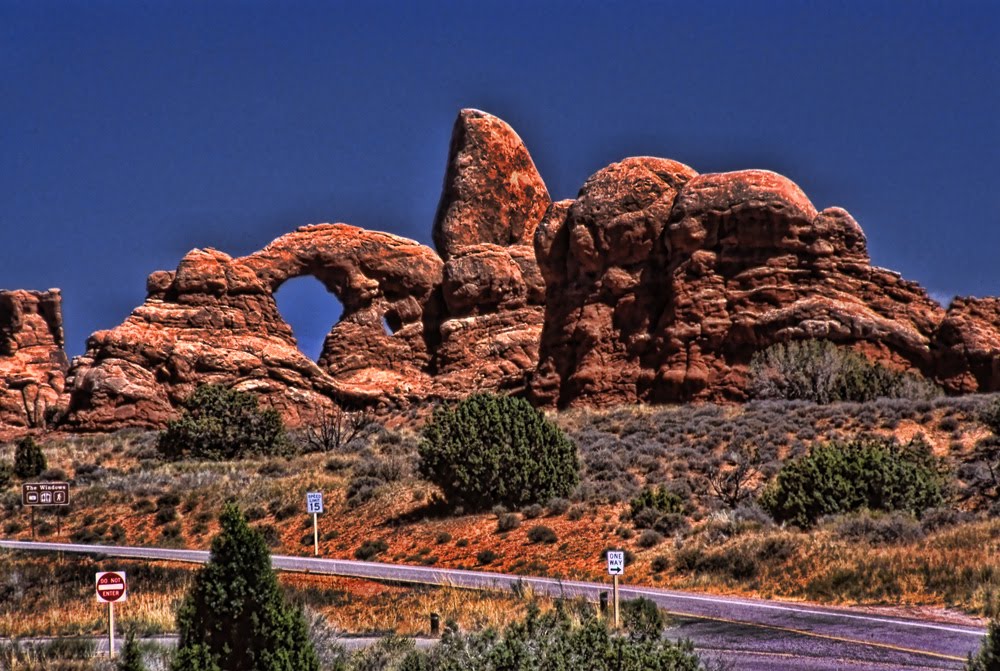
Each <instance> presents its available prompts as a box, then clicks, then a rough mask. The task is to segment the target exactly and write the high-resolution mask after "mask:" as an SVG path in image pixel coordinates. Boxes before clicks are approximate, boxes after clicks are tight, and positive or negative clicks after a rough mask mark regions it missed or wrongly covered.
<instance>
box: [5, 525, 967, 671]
mask: <svg viewBox="0 0 1000 671" xmlns="http://www.w3.org/2000/svg"><path fill="white" fill-rule="evenodd" d="M0 547H3V548H8V549H15V550H35V551H48V552H52V551H61V552H75V553H84V554H99V555H106V556H110V557H128V558H136V559H160V560H172V561H183V562H194V563H204V562H205V561H206V560H207V559H208V552H206V551H204V550H174V549H167V548H144V547H126V546H109V545H75V544H68V543H34V542H24V541H0ZM271 562H272V564H273V565H274V567H275V568H276V569H280V570H285V571H299V572H308V573H321V574H328V575H338V576H349V577H357V578H370V579H375V580H388V581H395V582H411V583H419V584H429V585H453V586H456V587H464V588H471V589H501V590H510V589H512V588H515V587H517V586H518V585H521V586H527V587H530V588H531V589H532V590H534V591H535V592H536V593H545V594H550V595H553V596H557V597H560V596H563V597H573V596H582V597H585V598H587V599H590V600H594V601H596V600H597V598H598V595H599V594H600V592H604V591H608V589H609V586H608V585H607V584H604V583H591V582H579V581H563V580H555V579H551V578H533V577H527V576H514V575H508V574H502V573H486V572H481V571H463V570H457V569H445V568H435V567H426V566H400V565H395V564H380V563H375V562H360V561H349V560H342V559H319V558H312V557H291V556H283V555H274V556H273V557H272V558H271ZM620 592H621V596H622V598H623V599H631V598H636V597H639V596H643V597H646V598H648V599H652V600H653V601H655V602H656V603H657V604H658V605H659V606H660V607H661V608H663V609H665V610H667V611H668V612H670V613H673V614H674V615H675V616H677V626H675V627H673V628H671V629H670V630H669V631H668V634H669V635H671V636H672V637H677V638H690V639H691V640H692V641H694V644H695V646H696V647H697V648H698V649H699V650H701V651H702V652H703V653H704V654H705V656H706V657H712V656H715V657H719V658H721V659H726V660H731V661H732V662H733V663H734V664H735V668H737V669H740V670H741V671H743V670H746V671H755V670H757V669H760V670H761V671H765V670H766V671H797V670H799V669H811V670H819V671H823V670H825V669H830V670H832V669H852V670H858V671H869V670H870V671H876V670H878V671H887V670H890V669H891V670H893V671H916V670H917V669H961V668H962V665H963V661H964V660H965V658H966V657H967V655H968V654H969V653H970V652H971V651H973V650H975V649H976V648H978V646H979V643H980V640H981V638H982V637H983V636H984V635H985V630H984V629H981V628H976V627H965V626H958V625H951V624H942V623H937V622H927V621H923V620H914V619H908V618H900V617H886V616H881V615H872V614H870V613H866V612H863V611H858V610H852V609H848V608H828V607H823V606H810V605H803V604H796V603H784V602H779V601H766V600H760V599H742V598H736V597H720V596H713V595H708V594H698V593H692V592H680V591H675V590H665V589H656V588H652V587H638V586H627V585H623V586H622V587H621V590H620Z"/></svg>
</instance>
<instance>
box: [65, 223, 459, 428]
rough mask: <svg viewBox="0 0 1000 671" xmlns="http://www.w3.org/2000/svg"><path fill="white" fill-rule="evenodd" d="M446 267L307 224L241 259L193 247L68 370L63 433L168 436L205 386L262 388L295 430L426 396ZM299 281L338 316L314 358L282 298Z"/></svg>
mask: <svg viewBox="0 0 1000 671" xmlns="http://www.w3.org/2000/svg"><path fill="white" fill-rule="evenodd" d="M441 266H442V263H441V260H440V259H439V258H438V257H437V255H436V254H434V252H433V251H432V250H430V249H428V248H426V247H424V246H422V245H419V244H418V243H416V242H413V241H412V240H407V239H405V238H401V237H398V236H394V235H389V234H386V233H375V232H371V231H365V230H362V229H359V228H355V227H353V226H347V225H344V224H332V225H331V224H324V225H318V226H306V227H303V228H300V229H298V230H297V231H294V232H292V233H289V234H288V235H285V236H282V237H281V238H278V239H277V240H275V241H274V242H272V243H271V244H270V245H268V246H267V247H265V248H264V249H262V250H261V251H259V252H257V253H255V254H251V255H250V256H247V257H243V258H238V259H233V258H230V257H229V256H228V255H227V254H224V253H223V252H219V251H217V250H211V249H209V250H194V251H192V252H190V253H189V254H188V255H187V256H185V257H184V259H182V260H181V262H180V264H179V265H178V267H177V270H176V271H174V272H162V271H161V272H157V273H153V274H152V275H151V276H150V278H149V280H148V282H147V290H148V297H147V299H146V302H145V303H144V304H143V305H142V306H140V307H139V308H137V309H136V310H135V311H134V312H133V313H132V315H131V316H129V318H128V319H126V320H125V322H124V323H123V324H122V325H120V326H118V327H117V328H115V329H112V330H110V331H99V332H97V333H95V334H94V335H93V336H91V338H90V340H89V341H88V347H87V353H86V355H84V356H83V357H80V358H79V359H77V360H76V361H74V364H73V371H72V374H71V378H70V382H71V385H72V386H71V390H72V403H71V406H70V414H69V420H68V421H69V424H70V426H73V427H77V428H81V429H88V430H93V429H106V428H110V427H115V426H120V425H122V424H129V425H142V426H161V425H162V424H164V423H165V422H166V421H167V420H168V419H169V418H171V417H173V416H174V415H175V414H176V410H175V408H176V407H177V405H179V403H180V402H181V401H182V400H183V399H184V398H186V397H187V396H188V395H189V394H190V393H191V392H193V391H194V388H195V387H196V386H197V385H198V384H204V383H216V384H225V385H228V386H232V387H234V388H236V389H240V390H243V391H253V392H256V393H257V394H258V395H259V396H260V397H261V400H262V402H263V403H265V404H268V405H270V406H272V407H275V408H277V409H279V410H280V411H281V412H282V414H283V415H284V416H285V418H286V420H287V421H288V422H289V423H290V424H292V425H296V424H300V423H302V422H310V421H314V420H316V419H317V418H318V417H320V416H322V415H323V414H324V413H326V412H329V411H330V410H331V409H332V407H333V404H334V403H353V404H359V403H361V404H363V403H367V402H372V401H374V400H376V399H386V398H388V399H397V400H405V399H411V400H412V398H414V397H417V398H422V397H424V396H426V395H428V393H429V386H430V384H429V378H428V375H427V373H426V372H425V370H426V368H427V366H428V362H429V358H430V354H429V348H428V343H427V339H426V336H425V329H426V327H427V325H426V324H425V309H426V308H427V304H428V302H429V301H432V299H433V298H434V296H435V291H436V288H437V287H438V286H439V285H440V282H441ZM302 275H312V276H314V277H316V279H318V280H319V281H320V282H322V283H323V284H324V286H326V288H327V289H328V290H329V291H330V292H331V293H333V294H335V295H336V296H337V298H338V299H339V300H340V302H341V304H342V305H343V307H344V311H343V316H342V318H341V320H340V322H339V323H338V324H336V325H335V326H334V327H333V330H332V331H331V333H330V335H329V336H328V337H327V339H326V343H325V346H324V348H323V353H322V355H321V357H320V360H319V362H314V361H311V360H310V359H309V358H307V357H306V356H305V355H304V354H302V352H301V351H300V350H299V349H298V347H297V344H296V342H295V338H294V336H293V335H292V331H291V328H290V327H289V326H288V324H286V323H285V321H284V320H283V319H282V318H281V315H280V313H279V312H278V308H277V305H276V303H275V300H274V292H275V291H277V289H278V288H279V287H280V286H281V285H282V283H284V282H285V281H287V280H289V279H291V278H293V277H299V276H302ZM383 322H385V323H388V324H392V325H394V328H395V333H393V334H388V333H386V331H385V327H384V326H383Z"/></svg>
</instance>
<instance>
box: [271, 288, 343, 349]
mask: <svg viewBox="0 0 1000 671" xmlns="http://www.w3.org/2000/svg"><path fill="white" fill-rule="evenodd" d="M274 301H275V303H277V305H278V312H280V313H281V317H282V319H284V320H285V323H286V324H288V325H289V326H290V327H291V328H292V334H293V335H294V336H295V341H296V343H298V346H299V351H301V352H302V353H303V354H305V355H306V356H307V357H309V358H310V359H312V360H313V361H318V360H319V356H320V354H321V353H322V352H323V341H324V340H325V339H326V336H327V334H329V333H330V329H331V328H333V326H334V324H336V323H337V322H338V321H340V316H341V315H342V314H343V312H344V306H343V304H341V302H340V301H339V300H338V299H337V297H336V296H335V295H333V294H332V293H331V292H329V291H327V289H326V287H325V286H323V283H322V282H320V281H319V280H317V279H316V278H315V277H312V276H311V275H303V276H301V277H293V278H291V279H289V280H288V281H286V282H284V283H283V284H282V285H281V286H280V287H278V290H277V291H275V292H274Z"/></svg>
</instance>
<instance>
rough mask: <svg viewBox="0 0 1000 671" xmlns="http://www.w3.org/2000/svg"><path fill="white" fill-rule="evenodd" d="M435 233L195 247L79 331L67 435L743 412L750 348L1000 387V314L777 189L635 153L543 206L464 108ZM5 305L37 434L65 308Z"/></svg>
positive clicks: (12, 379) (52, 385)
mask: <svg viewBox="0 0 1000 671" xmlns="http://www.w3.org/2000/svg"><path fill="white" fill-rule="evenodd" d="M433 238H434V242H435V246H436V250H434V249H430V248H428V247H425V246H423V245H420V244H418V243H416V242H414V241H412V240H407V239H405V238H401V237H398V236H394V235H390V234H387V233H378V232H373V231H367V230H363V229H360V228H356V227H353V226H348V225H346V224H321V225H316V226H306V227H303V228H300V229H298V230H296V231H294V232H292V233H289V234H287V235H285V236H282V237H280V238H278V239H277V240H275V241H274V242H272V243H271V244H270V245H268V246H267V247H265V248H264V249H262V250H260V251H259V252H256V253H254V254H251V255H249V256H246V257H242V258H231V257H230V256H228V255H227V254H225V253H223V252H220V251H217V250H212V249H205V250H194V251H192V252H190V253H189V254H188V255H187V256H185V257H184V259H182V260H181V262H180V264H179V265H178V267H177V269H176V270H173V271H158V272H155V273H153V274H152V275H150V277H149V280H148V282H147V298H146V301H145V302H144V303H143V305H141V306H139V307H138V308H136V310H135V311H134V312H133V313H132V315H130V316H129V317H128V319H126V320H125V322H124V323H122V324H121V325H119V326H117V327H115V328H113V329H111V330H108V331H99V332H97V333H95V334H94V335H93V336H91V338H90V339H89V341H88V345H87V352H86V354H85V355H84V356H82V357H79V358H78V359H77V360H75V361H74V363H73V365H72V367H71V369H70V371H69V374H68V377H66V390H67V391H68V393H69V397H68V399H69V400H68V418H67V420H66V424H65V426H67V427H68V428H73V429H81V430H103V429H113V428H118V427H120V426H125V425H140V426H151V427H154V426H161V425H163V424H164V423H165V422H166V421H167V420H168V419H169V418H170V417H172V416H174V415H175V413H176V408H177V406H178V404H179V402H180V401H181V400H182V399H184V398H185V397H186V396H187V395H188V394H189V393H191V391H192V390H193V389H194V387H195V386H196V385H198V384H201V383H220V384H226V385H230V386H234V387H236V388H238V389H245V390H252V391H254V392H257V393H258V394H260V396H261V398H262V400H263V402H264V403H267V404H270V405H272V406H274V407H276V408H278V409H279V410H281V412H282V413H283V414H284V415H285V417H286V419H287V420H288V421H289V422H290V423H292V424H296V423H301V422H310V421H313V420H315V419H316V418H317V417H318V416H320V415H322V414H323V413H326V412H328V411H329V410H330V409H331V408H332V407H333V405H334V404H340V405H344V404H349V405H354V406H356V405H366V404H368V405H387V404H388V405H406V404H409V403H413V402H418V401H424V400H428V399H437V398H452V397H457V396H462V395H465V394H468V393H470V392H472V391H475V390H499V391H506V392H510V393H521V394H526V395H528V396H529V398H531V399H533V400H534V401H535V402H536V403H538V404H540V405H557V406H566V405H572V404H610V403H619V402H682V401H688V400H693V399H711V400H742V399H744V398H745V394H746V387H747V379H746V375H747V367H748V364H749V361H750V358H751V357H752V355H753V353H754V352H756V351H759V350H761V349H764V348H766V347H768V346H769V345H771V344H774V343H776V342H781V341H787V340H792V339H803V338H824V339H828V340H832V341H834V342H836V343H839V344H841V345H844V346H846V347H851V348H853V349H857V350H860V351H862V352H864V353H865V354H866V355H868V356H870V357H872V358H874V359H877V360H879V361H881V362H883V363H886V364H887V365H890V366H893V367H896V368H899V369H908V370H913V371H917V372H920V373H922V374H924V375H926V376H928V377H930V378H933V379H935V380H936V381H937V382H939V383H940V384H942V385H943V386H944V387H945V389H946V390H948V391H949V392H952V393H964V392H973V391H995V390H1000V299H994V298H989V299H956V300H955V301H954V302H953V304H952V305H951V306H950V307H949V309H948V310H947V311H946V310H944V309H943V308H942V307H941V306H939V305H938V304H937V303H936V302H934V301H933V300H931V299H930V298H929V297H928V295H927V293H926V292H925V291H924V290H923V289H922V288H921V287H920V286H919V285H917V284H916V283H914V282H909V281H906V280H904V279H902V278H901V277H900V276H899V275H897V274H896V273H893V272H891V271H888V270H884V269H882V268H878V267H875V266H872V265H871V261H870V259H869V256H868V251H867V247H866V241H865V236H864V233H863V232H862V230H861V228H860V226H859V225H858V224H857V222H855V221H854V219H853V218H852V217H851V215H850V214H848V213H847V212H846V211H844V210H842V209H840V208H827V209H823V210H817V209H816V207H815V206H814V205H813V204H812V203H811V202H810V200H809V198H808V197H807V196H806V195H805V194H804V193H803V192H802V191H801V190H800V189H799V188H798V186H796V185H795V184H794V183H792V182H791V181H789V180H788V179H786V178H784V177H782V176H780V175H777V174H775V173H772V172H767V171H763V170H745V171H739V172H732V173H722V174H698V173H697V172H696V171H695V170H694V169H692V168H690V167H688V166H686V165H683V164H681V163H678V162H676V161H671V160H669V159H660V158H649V157H638V158H628V159H625V160H623V161H621V162H619V163H615V164H613V165H610V166H608V167H606V168H604V169H602V170H600V171H598V172H597V173H596V174H595V175H593V176H592V177H591V178H590V179H588V180H587V181H586V183H585V184H584V185H583V187H582V188H581V190H580V192H579V194H578V195H577V197H576V198H575V199H572V200H563V201H559V202H555V203H553V202H552V201H551V199H550V197H549V194H548V191H547V189H546V187H545V183H544V182H543V180H542V178H541V176H540V175H539V173H538V171H537V170H536V168H535V165H534V163H533V161H532V159H531V156H530V155H529V153H528V151H527V149H526V148H525V146H524V144H523V143H522V142H521V140H520V138H519V137H518V136H517V134H516V133H515V132H514V130H513V129H511V128H510V126H508V125H507V124H506V123H504V122H503V121H501V120H500V119H497V118H496V117H493V116H490V115H488V114H486V113H484V112H480V111H478V110H463V111H462V112H461V113H460V114H459V116H458V119H457V120H456V122H455V127H454V131H453V135H452V142H451V147H450V151H449V156H448V163H447V166H446V174H445V181H444V188H443V192H442V196H441V202H440V205H439V208H438V213H437V216H436V218H435V221H434V224H433ZM303 275H310V276H312V277H315V278H316V279H317V280H318V281H319V282H321V283H322V284H323V286H324V287H326V289H327V290H328V291H330V292H331V293H333V294H334V295H336V297H337V298H338V299H339V300H340V302H341V304H342V305H343V308H344V309H343V314H342V315H341V317H340V319H339V320H338V321H337V323H335V324H334V323H331V325H330V332H329V335H328V336H327V338H326V341H325V343H324V346H323V351H322V354H321V356H320V357H319V360H318V361H311V360H310V359H309V358H307V357H306V356H305V355H303V354H302V352H301V351H300V350H299V349H298V347H297V346H296V342H295V339H294V337H293V335H292V332H291V329H290V328H289V326H288V325H287V324H286V323H285V322H284V320H283V319H282V318H281V315H280V314H279V312H278V309H277V306H276V304H275V300H274V294H275V292H276V291H277V290H278V289H279V287H281V285H282V284H283V283H284V282H286V281H287V280H289V279H291V278H294V277H299V276H303ZM8 295H9V296H14V298H9V299H8V298H5V297H6V296H8ZM0 299H2V300H0V375H2V377H0V413H2V414H0V424H6V425H8V426H18V427H30V426H35V425H37V424H38V423H39V417H41V416H42V415H43V414H44V413H45V408H46V407H48V406H52V405H54V404H57V403H62V404H65V403H66V397H65V396H62V397H61V396H60V395H61V394H63V379H64V378H63V373H64V372H65V366H66V364H65V357H64V356H63V355H62V327H61V318H60V316H59V296H58V292H55V293H49V294H31V293H30V292H12V293H11V292H8V293H4V294H0ZM3 301H7V302H3ZM331 322H332V320H331Z"/></svg>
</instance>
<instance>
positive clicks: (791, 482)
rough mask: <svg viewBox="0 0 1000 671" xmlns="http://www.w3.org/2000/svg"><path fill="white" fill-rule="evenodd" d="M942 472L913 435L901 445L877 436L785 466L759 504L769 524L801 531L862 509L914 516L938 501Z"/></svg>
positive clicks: (825, 448) (823, 448) (819, 449)
mask: <svg viewBox="0 0 1000 671" xmlns="http://www.w3.org/2000/svg"><path fill="white" fill-rule="evenodd" d="M942 470H943V467H942V464H941V462H940V461H939V460H938V459H937V458H935V457H934V455H933V453H932V452H931V448H930V445H928V444H927V442H926V441H924V440H923V439H922V437H919V436H918V437H917V438H915V439H914V440H911V441H910V442H909V443H907V444H906V445H900V444H899V443H897V442H896V440H895V439H894V438H884V437H880V436H867V437H862V438H859V439H856V440H852V441H849V442H832V443H827V444H824V445H819V446H816V447H814V448H813V449H812V450H811V451H810V452H809V454H806V455H805V456H802V457H799V458H797V459H793V460H792V461H789V462H788V463H786V464H785V465H784V466H783V467H782V469H781V471H779V472H778V475H777V477H775V479H774V480H772V481H771V482H770V483H769V484H768V486H767V487H766V488H765V489H764V492H763V493H762V494H761V497H760V503H761V505H762V506H763V507H764V508H765V509H767V510H768V511H769V512H770V513H771V516H772V517H774V519H775V521H778V522H791V523H793V524H797V525H798V526H801V527H809V526H812V525H813V524H815V522H816V520H818V519H819V518H820V517H822V516H823V515H834V514H838V513H848V512H852V511H855V510H861V509H862V508H866V509H868V510H883V511H894V510H901V511H905V512H909V513H911V514H913V515H917V516H919V515H921V514H922V513H923V511H925V510H927V509H928V508H933V507H935V506H939V505H941V504H942V503H943V502H944V495H945V483H946V479H945V477H944V474H943V472H942Z"/></svg>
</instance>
